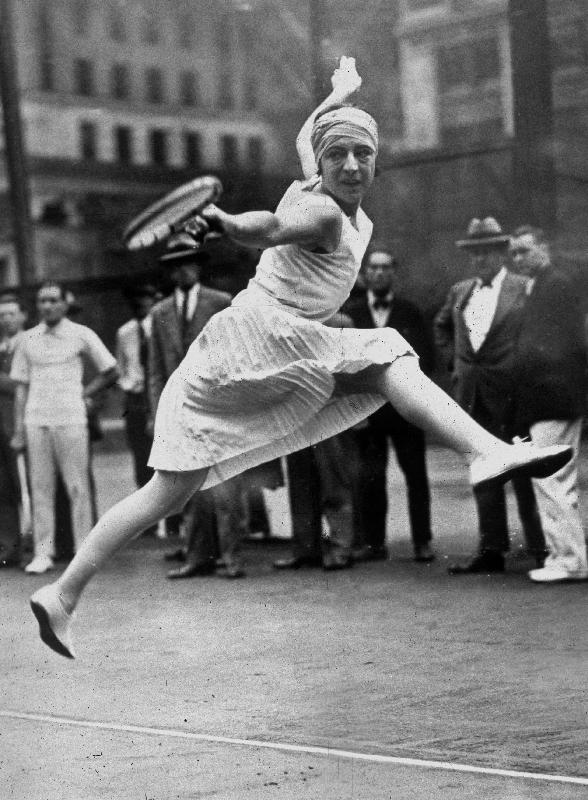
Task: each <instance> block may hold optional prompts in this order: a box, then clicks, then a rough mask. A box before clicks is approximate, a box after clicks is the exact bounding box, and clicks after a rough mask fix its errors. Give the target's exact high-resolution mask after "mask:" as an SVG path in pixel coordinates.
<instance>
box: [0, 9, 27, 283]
mask: <svg viewBox="0 0 588 800" xmlns="http://www.w3.org/2000/svg"><path fill="white" fill-rule="evenodd" d="M12 20H13V17H12V0H0V97H1V98H2V109H3V117H4V141H5V148H6V166H7V171H8V179H9V182H10V199H11V206H12V215H13V231H14V244H15V250H16V259H17V266H18V274H19V283H20V285H21V286H22V287H23V288H24V287H28V286H31V285H32V284H33V283H34V280H35V269H34V257H33V252H34V250H33V227H32V223H31V214H30V189H29V179H28V169H27V158H26V153H25V147H24V141H23V134H22V121H21V116H20V98H19V86H18V78H17V67H16V57H15V52H14V36H13V21H12Z"/></svg>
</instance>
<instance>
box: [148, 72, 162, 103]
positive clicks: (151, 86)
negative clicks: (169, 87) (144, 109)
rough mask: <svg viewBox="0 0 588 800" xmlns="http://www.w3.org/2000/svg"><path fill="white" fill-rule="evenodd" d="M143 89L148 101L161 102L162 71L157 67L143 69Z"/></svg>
mask: <svg viewBox="0 0 588 800" xmlns="http://www.w3.org/2000/svg"><path fill="white" fill-rule="evenodd" d="M145 90H146V91H145V96H146V98H147V102H148V103H162V102H163V73H162V72H161V70H160V69H158V68H157V67H149V68H148V69H146V70H145Z"/></svg>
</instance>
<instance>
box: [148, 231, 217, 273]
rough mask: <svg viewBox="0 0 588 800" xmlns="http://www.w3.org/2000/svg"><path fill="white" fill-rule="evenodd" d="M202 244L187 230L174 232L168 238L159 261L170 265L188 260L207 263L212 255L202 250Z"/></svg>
mask: <svg viewBox="0 0 588 800" xmlns="http://www.w3.org/2000/svg"><path fill="white" fill-rule="evenodd" d="M200 246H201V245H200V242H198V241H197V240H196V239H195V238H194V237H193V236H192V235H191V234H189V233H188V232H187V231H181V232H180V233H174V234H173V235H172V236H170V237H169V239H168V240H167V243H166V246H165V253H164V254H163V255H162V256H160V258H159V263H160V264H165V265H168V266H170V267H173V266H175V265H176V264H179V263H183V262H186V261H190V262H191V263H193V264H207V263H208V262H209V261H210V256H209V255H208V253H206V252H202V250H200Z"/></svg>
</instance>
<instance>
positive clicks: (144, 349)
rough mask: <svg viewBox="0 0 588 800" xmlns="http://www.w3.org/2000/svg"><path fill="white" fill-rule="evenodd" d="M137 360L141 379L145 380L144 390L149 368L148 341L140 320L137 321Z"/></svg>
mask: <svg viewBox="0 0 588 800" xmlns="http://www.w3.org/2000/svg"><path fill="white" fill-rule="evenodd" d="M139 362H140V363H141V368H142V369H143V380H144V382H145V391H147V385H148V380H149V376H148V373H147V371H148V369H149V342H148V341H147V334H146V333H145V328H144V327H143V323H142V322H141V321H139Z"/></svg>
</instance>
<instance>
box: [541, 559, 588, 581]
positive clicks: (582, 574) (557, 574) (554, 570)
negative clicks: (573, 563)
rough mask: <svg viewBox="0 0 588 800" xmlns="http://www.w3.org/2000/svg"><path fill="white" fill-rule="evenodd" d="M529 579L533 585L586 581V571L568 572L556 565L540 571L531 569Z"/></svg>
mask: <svg viewBox="0 0 588 800" xmlns="http://www.w3.org/2000/svg"><path fill="white" fill-rule="evenodd" d="M528 575H529V578H531V580H532V581H535V583H564V582H565V581H585V580H588V570H587V569H578V570H568V569H564V568H563V567H558V566H557V564H553V565H552V566H550V565H548V566H546V567H542V568H541V569H532V570H531V571H530V572H529V573H528Z"/></svg>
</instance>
